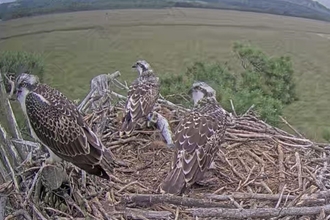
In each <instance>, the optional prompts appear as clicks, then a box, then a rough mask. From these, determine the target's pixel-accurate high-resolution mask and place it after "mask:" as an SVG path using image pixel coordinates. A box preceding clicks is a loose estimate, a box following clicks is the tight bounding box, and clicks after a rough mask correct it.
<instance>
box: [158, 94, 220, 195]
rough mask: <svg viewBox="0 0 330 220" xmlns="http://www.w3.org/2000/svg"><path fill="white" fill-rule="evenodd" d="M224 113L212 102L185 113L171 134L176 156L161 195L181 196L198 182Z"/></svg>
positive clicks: (215, 144)
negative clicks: (172, 134) (166, 193)
mask: <svg viewBox="0 0 330 220" xmlns="http://www.w3.org/2000/svg"><path fill="white" fill-rule="evenodd" d="M225 125H226V113H225V111H224V110H223V109H222V107H221V106H220V105H219V104H218V103H217V101H216V100H215V99H213V98H212V99H207V98H204V99H202V100H200V101H199V104H198V106H196V107H195V108H194V109H193V112H190V113H188V114H187V115H186V116H185V118H183V120H182V121H181V122H180V123H179V125H178V126H177V128H176V130H175V133H174V144H175V147H176V149H177V150H176V154H175V155H174V161H173V163H172V169H171V171H170V173H169V174H168V176H167V178H166V179H165V181H164V182H163V184H162V186H161V188H162V190H163V191H165V192H168V193H172V194H181V193H183V191H184V190H185V189H186V188H187V187H189V186H191V185H192V184H193V183H195V182H197V181H199V180H201V179H202V177H203V174H204V173H205V171H206V169H208V168H209V167H210V165H211V162H212V161H213V159H214V155H215V152H216V150H217V149H218V147H220V145H221V143H222V141H223V138H224V133H225Z"/></svg>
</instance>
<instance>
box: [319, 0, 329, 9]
mask: <svg viewBox="0 0 330 220" xmlns="http://www.w3.org/2000/svg"><path fill="white" fill-rule="evenodd" d="M317 1H318V2H319V3H321V4H322V5H324V6H325V7H327V8H330V0H317Z"/></svg>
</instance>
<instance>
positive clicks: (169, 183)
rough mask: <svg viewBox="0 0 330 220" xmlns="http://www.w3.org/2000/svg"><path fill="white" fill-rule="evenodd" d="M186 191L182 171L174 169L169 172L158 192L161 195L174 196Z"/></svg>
mask: <svg viewBox="0 0 330 220" xmlns="http://www.w3.org/2000/svg"><path fill="white" fill-rule="evenodd" d="M185 189H186V181H185V176H184V173H183V170H182V169H181V168H178V167H175V168H174V169H172V170H171V171H170V173H169V174H168V175H167V177H166V178H165V180H164V181H163V182H162V184H161V185H160V190H161V192H163V193H170V194H174V195H180V194H182V193H183V192H184V191H185Z"/></svg>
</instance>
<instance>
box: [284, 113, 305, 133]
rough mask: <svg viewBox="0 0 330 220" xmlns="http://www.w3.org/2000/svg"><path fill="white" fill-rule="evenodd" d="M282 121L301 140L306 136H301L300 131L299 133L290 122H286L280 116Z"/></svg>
mask: <svg viewBox="0 0 330 220" xmlns="http://www.w3.org/2000/svg"><path fill="white" fill-rule="evenodd" d="M280 119H281V120H282V121H283V122H284V124H286V125H287V126H288V127H289V128H291V130H293V131H294V132H295V133H296V134H297V135H298V136H299V137H300V138H304V136H303V135H302V134H300V133H299V131H297V130H296V129H295V128H294V127H293V126H292V125H290V124H289V122H288V121H287V120H285V119H284V118H283V117H282V116H280Z"/></svg>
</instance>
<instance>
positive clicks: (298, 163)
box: [294, 152, 303, 189]
mask: <svg viewBox="0 0 330 220" xmlns="http://www.w3.org/2000/svg"><path fill="white" fill-rule="evenodd" d="M294 155H295V157H296V164H297V171H298V187H299V189H302V186H303V184H302V170H301V161H300V156H299V153H298V152H295V153H294Z"/></svg>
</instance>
